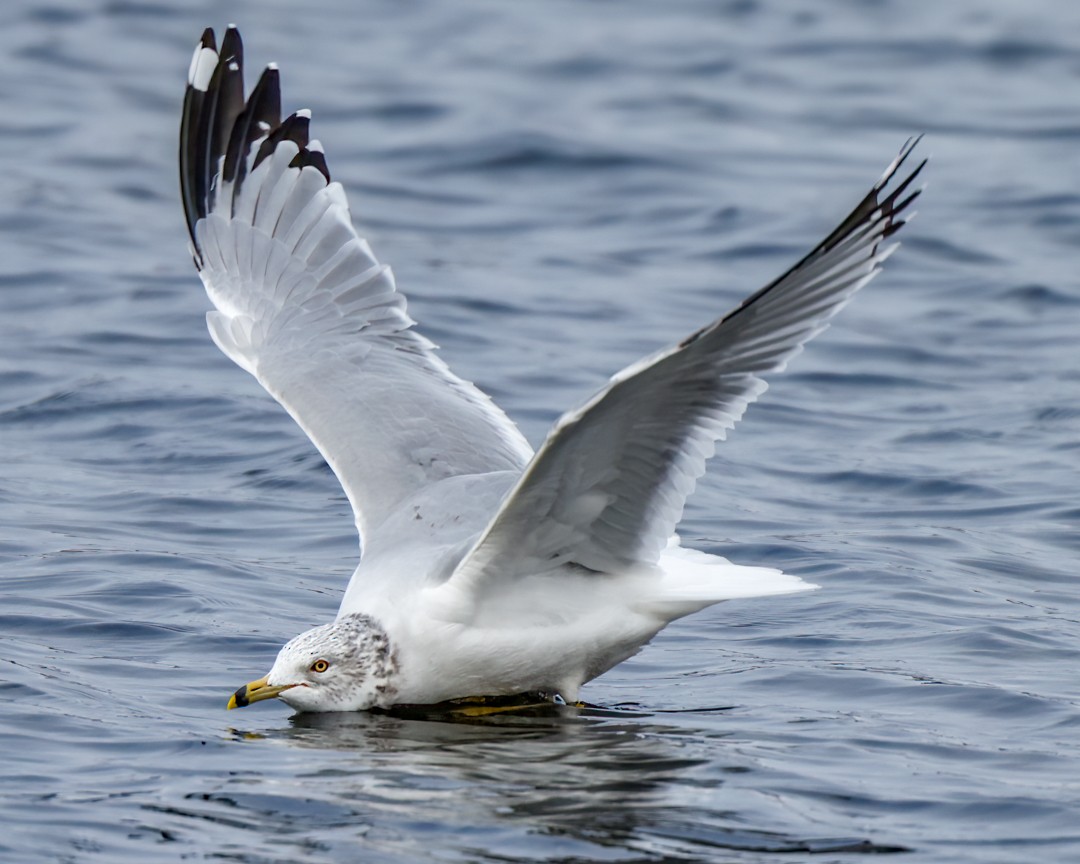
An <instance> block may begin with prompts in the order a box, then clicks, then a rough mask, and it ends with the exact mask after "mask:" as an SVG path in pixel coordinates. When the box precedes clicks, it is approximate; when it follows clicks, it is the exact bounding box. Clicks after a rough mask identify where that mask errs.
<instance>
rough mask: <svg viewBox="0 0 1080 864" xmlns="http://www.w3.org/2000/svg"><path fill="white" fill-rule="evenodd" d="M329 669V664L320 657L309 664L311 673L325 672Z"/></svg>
mask: <svg viewBox="0 0 1080 864" xmlns="http://www.w3.org/2000/svg"><path fill="white" fill-rule="evenodd" d="M329 668H330V664H329V663H328V662H327V661H325V660H323V659H322V658H321V657H320V658H319V659H318V660H316V661H315V662H314V663H312V664H311V671H312V672H325V671H326V670H327V669H329Z"/></svg>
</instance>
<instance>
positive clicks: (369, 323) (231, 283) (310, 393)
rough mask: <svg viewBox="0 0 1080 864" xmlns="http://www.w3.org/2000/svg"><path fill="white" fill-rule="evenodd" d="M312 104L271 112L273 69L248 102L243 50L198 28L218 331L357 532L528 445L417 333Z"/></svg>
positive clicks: (197, 210)
mask: <svg viewBox="0 0 1080 864" xmlns="http://www.w3.org/2000/svg"><path fill="white" fill-rule="evenodd" d="M308 120H309V116H308V114H307V112H297V113H295V114H292V115H290V116H289V117H287V118H285V119H284V120H281V117H280V90H279V84H278V73H277V70H276V68H274V67H269V68H268V69H267V70H266V71H265V72H264V73H263V75H262V76H261V78H260V79H259V82H258V84H257V85H256V86H255V88H254V90H253V91H252V93H251V95H250V96H249V97H248V99H247V101H246V102H245V100H244V96H243V49H242V45H241V42H240V37H239V34H238V33H237V32H236V30H235V29H234V28H230V29H229V30H228V31H227V32H226V34H225V36H224V38H223V40H222V44H221V49H220V51H219V50H218V49H217V47H216V43H215V39H214V34H213V31H211V30H207V31H206V33H204V34H203V38H202V40H201V41H200V43H199V45H198V47H197V48H196V49H195V56H194V58H193V59H192V63H191V69H190V72H189V75H188V87H187V92H186V94H185V99H184V110H183V119H182V122H181V130H180V187H181V196H182V199H183V203H184V211H185V214H186V216H187V222H188V228H189V231H190V235H191V244H192V255H193V257H194V259H195V264H196V266H197V268H198V270H199V274H200V276H201V277H202V280H203V283H204V285H205V286H206V291H207V294H208V295H209V297H210V300H211V301H212V302H213V304H214V307H215V311H212V312H209V313H208V315H207V323H208V325H209V328H210V332H211V335H212V336H213V338H214V341H215V342H216V343H217V345H218V346H219V347H220V348H221V350H222V351H224V352H225V354H227V355H228V356H229V357H230V358H232V359H233V360H234V361H235V362H236V363H237V364H238V365H240V366H241V367H243V368H244V369H246V370H247V371H248V372H250V373H251V374H253V375H254V376H255V377H256V378H257V379H258V380H259V382H260V383H261V384H262V385H263V386H264V387H265V388H266V389H267V390H268V391H269V392H270V394H271V395H273V396H274V398H275V399H277V400H278V402H280V403H281V404H282V406H284V408H285V409H286V410H287V411H288V412H289V413H290V414H291V415H292V416H293V418H294V419H295V420H296V421H297V423H299V424H300V426H301V427H302V428H303V429H304V431H305V432H306V433H307V434H308V436H309V437H310V438H311V440H312V441H313V443H314V444H315V446H316V447H317V448H318V449H319V451H320V452H321V453H322V455H323V456H324V457H325V458H326V460H327V462H328V463H329V464H330V466H331V468H333V470H334V472H335V473H336V474H337V476H338V479H339V480H340V481H341V484H342V486H343V487H344V489H345V493H346V495H347V496H348V497H349V500H350V502H351V503H352V506H353V509H354V511H355V514H356V522H357V527H358V529H359V531H360V533H361V536H364V535H369V534H370V533H371V532H372V531H374V530H375V529H376V527H377V526H378V524H379V523H380V521H381V520H382V519H383V518H384V517H385V516H386V515H387V514H388V513H389V512H390V511H392V510H393V508H394V507H395V505H397V504H399V503H401V502H402V501H404V500H405V499H406V498H408V497H409V496H410V495H412V494H414V493H415V492H417V491H418V490H419V489H421V488H423V487H426V486H428V485H431V484H433V483H435V482H437V481H438V480H441V479H444V478H446V477H452V476H458V475H463V474H475V473H484V472H488V471H505V470H516V471H520V470H521V469H522V468H523V467H524V466H525V464H526V463H527V462H528V460H529V457H530V456H531V455H532V450H531V448H530V447H529V445H528V443H527V442H526V441H525V439H524V438H523V437H522V435H521V433H520V432H519V431H518V430H517V428H516V427H515V426H514V425H513V424H512V423H511V422H510V420H509V419H507V417H506V415H504V414H503V413H502V412H501V411H500V410H499V409H498V408H497V407H496V406H495V405H494V404H493V403H492V402H491V400H490V399H489V398H488V397H487V396H485V395H484V394H483V393H481V392H480V391H479V390H478V389H477V388H476V387H474V386H473V385H472V384H470V383H468V382H466V381H463V380H461V379H460V378H458V377H457V376H455V375H454V374H453V373H452V372H451V371H450V370H449V369H448V368H447V367H446V365H445V364H444V363H443V362H442V361H441V360H440V359H439V358H438V356H437V355H436V354H435V351H434V346H433V345H432V344H431V342H429V341H428V340H427V339H425V338H424V337H423V336H421V335H420V334H418V333H417V332H416V331H415V330H414V329H412V328H413V321H412V319H411V318H409V316H408V314H407V312H406V304H405V298H404V297H403V296H402V295H401V294H400V293H399V292H398V291H397V289H396V287H395V284H394V278H393V274H392V273H391V271H390V268H389V267H386V266H384V265H382V264H380V263H379V262H378V261H377V259H376V258H375V256H374V254H373V253H372V251H371V249H370V247H369V246H368V244H367V242H366V241H364V240H363V239H361V238H360V237H359V236H358V235H357V234H356V231H355V229H354V228H353V225H352V220H351V217H350V215H349V209H348V203H347V202H346V200H345V193H344V192H343V190H342V188H341V186H340V184H338V183H333V182H331V181H330V175H329V172H328V170H327V168H326V160H325V158H324V157H323V154H322V148H321V146H320V145H319V143H318V142H317V141H314V140H310V139H309V137H308Z"/></svg>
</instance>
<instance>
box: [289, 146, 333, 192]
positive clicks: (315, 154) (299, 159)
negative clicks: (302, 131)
mask: <svg viewBox="0 0 1080 864" xmlns="http://www.w3.org/2000/svg"><path fill="white" fill-rule="evenodd" d="M289 167H290V168H300V169H301V170H302V169H304V168H315V169H317V170H318V172H319V173H320V174H322V175H323V177H324V178H325V180H326V182H327V183H329V182H330V169H329V168H327V167H326V157H325V156H324V155H323V152H322V151H321V150H311V149H308V148H304V149H303V150H301V151H300V152H299V153H297V154H296V155H295V156H294V157H293V159H292V161H291V162H290V163H289Z"/></svg>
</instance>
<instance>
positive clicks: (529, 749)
mask: <svg viewBox="0 0 1080 864" xmlns="http://www.w3.org/2000/svg"><path fill="white" fill-rule="evenodd" d="M684 716H685V715H684ZM691 722H692V721H691ZM252 737H258V738H260V739H262V743H263V744H267V743H269V744H273V743H278V744H281V745H284V746H286V747H287V748H288V749H289V750H290V751H291V752H293V753H295V752H297V751H305V750H319V751H333V752H334V753H336V759H335V760H334V761H333V763H332V764H333V767H332V768H330V767H327V765H328V764H331V763H329V762H328V760H327V759H326V758H325V755H321V756H320V758H318V759H317V760H312V764H313V765H316V766H318V767H316V768H315V770H313V771H310V772H309V773H304V772H302V771H296V768H295V765H294V766H293V773H291V774H290V791H291V795H290V799H289V801H290V802H292V800H293V799H292V795H296V796H297V797H299V798H300V799H302V801H303V802H304V803H303V804H302V805H301V806H300V808H299V812H302V813H308V812H310V811H311V809H312V808H311V801H312V799H317V800H318V801H319V802H320V803H319V806H318V807H317V808H315V810H316V811H317V812H318V814H319V819H320V820H329V821H330V822H331V823H333V824H331V825H324V827H325V828H333V827H345V826H349V827H350V828H351V829H352V830H353V831H355V832H357V833H360V834H363V838H364V843H365V848H366V844H368V843H370V844H373V845H374V847H375V848H378V849H380V850H382V851H383V852H385V853H386V854H390V853H393V854H395V855H405V856H407V855H409V854H413V855H415V854H417V853H418V851H419V849H420V848H422V847H423V845H424V843H425V842H427V841H426V840H425V835H426V833H427V831H426V830H425V826H431V825H433V824H439V825H442V826H444V827H445V826H449V825H454V826H458V827H459V829H460V830H461V831H462V832H464V833H466V834H467V835H475V836H474V842H470V841H468V840H467V839H462V841H461V845H460V847H459V848H460V849H462V850H463V851H467V852H468V854H470V855H472V856H475V857H476V859H478V860H510V859H507V858H506V857H505V856H506V853H507V850H508V849H515V850H516V853H515V854H516V855H518V856H520V857H521V858H534V857H543V858H545V859H550V858H552V854H553V851H554V850H555V849H560V850H561V852H562V855H556V856H554V857H555V859H556V860H567V861H573V860H586V859H587V860H595V858H596V856H597V855H598V854H602V857H603V858H604V859H605V860H634V859H636V858H639V857H640V856H649V857H652V856H656V855H660V856H664V857H666V858H667V859H668V860H701V859H702V857H703V856H708V855H709V854H710V852H709V850H719V849H723V850H726V851H727V852H728V853H735V852H740V851H741V852H761V851H771V852H827V851H832V852H841V851H843V852H848V853H858V852H866V853H882V852H889V851H902V850H900V849H898V848H895V847H882V846H872V845H870V844H867V843H865V842H862V841H858V840H854V841H853V840H806V839H801V838H794V837H787V836H783V835H779V834H775V833H770V832H767V831H761V830H754V828H753V827H752V826H749V825H748V823H749V822H751V821H752V819H751V818H748V816H747V814H745V813H740V812H734V811H732V810H725V809H723V808H722V807H718V806H716V801H717V799H718V793H720V792H721V790H722V787H723V786H724V784H725V776H730V775H732V774H746V773H747V772H751V771H753V770H755V769H754V767H753V766H752V765H747V764H746V759H745V758H744V757H742V756H741V754H739V753H738V752H733V753H732V754H731V755H732V757H733V762H732V764H729V765H720V764H718V763H717V760H716V756H717V748H716V742H717V733H716V731H715V729H714V730H712V731H711V732H707V731H706V730H704V729H699V728H693V726H687V725H679V726H674V725H665V724H662V723H658V722H654V721H652V720H649V719H648V718H647V717H646V715H642V714H640V713H632V712H623V711H614V710H605V709H595V708H588V709H573V708H559V707H556V706H552V707H551V708H550V709H547V710H544V711H532V712H528V713H526V714H522V713H517V712H513V713H505V714H495V715H490V716H485V717H480V718H469V719H467V720H464V721H463V720H460V719H458V720H453V721H448V720H445V719H444V720H433V719H420V718H417V717H414V716H408V717H402V716H394V715H390V714H371V713H355V714H298V715H295V716H294V717H292V718H291V720H290V725H289V726H288V727H287V728H283V729H280V730H274V731H272V732H269V733H267V734H264V735H259V736H252ZM252 781H253V778H244V779H243V780H240V781H238V783H237V785H236V786H233V788H231V789H230V790H229V791H228V792H226V793H225V794H226V795H227V797H228V798H229V801H230V805H231V806H233V807H237V806H238V807H241V808H242V807H244V806H245V799H246V800H247V804H248V806H252V807H258V808H259V809H261V810H262V811H263V815H264V816H265V815H266V812H265V811H266V809H267V808H271V807H275V806H276V805H275V803H274V802H273V801H271V800H268V798H267V796H265V795H264V794H257V795H256V796H255V797H249V796H245V795H242V794H237V793H238V792H239V789H238V788H237V786H240V787H247V789H248V791H254V790H252V789H251V786H252V785H253V782H252ZM254 785H255V786H257V787H262V788H260V793H261V792H264V791H266V790H265V787H267V786H273V785H274V784H273V783H272V782H271V779H270V778H266V780H265V782H260V781H255V783H254ZM297 786H299V787H300V788H297ZM280 804H281V806H283V807H285V806H286V804H285V802H280ZM288 807H290V808H291V807H292V804H291V803H289V804H288ZM297 812H298V810H297V809H291V810H290V812H289V813H288V815H287V816H285V817H284V819H283V820H282V821H281V822H280V823H278V824H282V825H283V826H290V825H291V823H292V817H294V816H295V815H296V813H297ZM275 821H276V820H275ZM264 824H265V823H264ZM294 827H295V826H294ZM284 830H286V831H288V830H291V829H290V828H288V827H286V828H285V829H284ZM354 836H355V834H354ZM428 839H430V838H428ZM553 843H554V844H555V845H554V846H553V845H552V844H553ZM495 849H497V850H499V852H498V853H497V854H496V853H494V852H493V851H492V850H495ZM601 850H603V851H602V852H601ZM563 856H564V857H563Z"/></svg>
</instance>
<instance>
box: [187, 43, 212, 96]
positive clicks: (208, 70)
mask: <svg viewBox="0 0 1080 864" xmlns="http://www.w3.org/2000/svg"><path fill="white" fill-rule="evenodd" d="M217 64H218V55H217V51H215V50H214V49H212V48H203V47H202V45H199V46H198V47H197V48H196V49H195V54H194V55H193V56H192V58H191V66H189V67H188V84H190V85H191V86H192V87H194V88H195V89H196V90H202V91H203V92H205V91H206V88H208V87H209V86H210V78H211V77H212V76H213V74H214V69H216V68H217Z"/></svg>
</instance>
